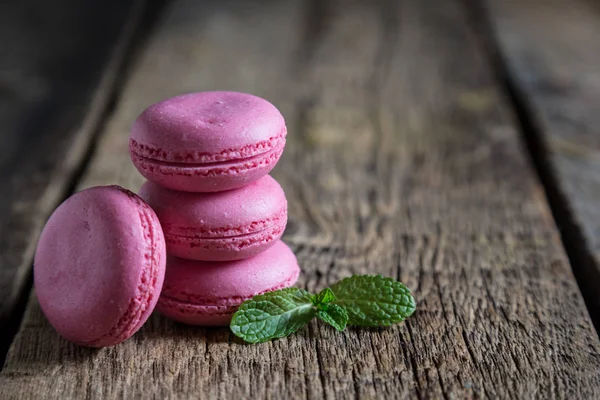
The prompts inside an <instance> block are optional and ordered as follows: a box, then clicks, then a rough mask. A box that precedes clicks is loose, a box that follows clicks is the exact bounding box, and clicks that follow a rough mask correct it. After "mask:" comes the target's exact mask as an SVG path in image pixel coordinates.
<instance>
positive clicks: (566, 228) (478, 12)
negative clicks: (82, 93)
mask: <svg viewBox="0 0 600 400" xmlns="http://www.w3.org/2000/svg"><path fill="white" fill-rule="evenodd" d="M462 1H463V2H464V3H465V8H466V9H468V10H469V13H470V18H469V19H470V23H471V24H472V25H473V27H474V29H475V30H476V31H477V32H478V33H479V34H480V35H479V37H480V38H481V42H482V45H481V48H482V49H484V51H486V52H487V55H488V57H489V59H490V64H491V66H492V71H493V73H494V74H495V76H496V79H497V81H498V86H499V87H500V88H501V89H503V91H504V95H505V96H506V98H507V99H509V103H510V104H511V105H512V106H513V110H514V114H515V117H516V118H515V119H516V122H517V124H518V126H519V131H520V133H521V137H522V139H523V142H524V144H525V148H526V149H527V151H528V155H529V157H530V159H531V162H532V164H533V166H534V168H535V171H536V172H537V175H538V178H539V180H540V181H541V183H542V186H543V189H544V192H545V195H546V198H547V200H548V203H549V205H550V210H551V211H552V216H553V218H554V221H555V223H556V226H557V228H558V232H559V233H560V238H561V242H562V244H563V247H564V248H565V251H566V253H567V257H568V258H569V264H570V265H571V269H572V270H573V274H574V276H575V279H576V280H577V285H578V286H579V289H580V291H581V294H582V296H583V299H584V300H585V304H586V307H587V309H588V312H589V314H590V317H591V319H592V321H593V323H594V327H595V329H596V332H597V333H598V334H599V335H600V300H599V299H600V297H599V296H598V288H600V268H599V266H598V264H597V262H596V259H595V257H594V254H593V251H592V250H591V249H590V247H589V246H590V243H588V242H587V240H586V237H585V234H584V233H583V232H582V229H581V227H580V225H579V224H577V223H576V222H575V221H576V220H577V218H576V216H575V214H574V213H575V211H574V210H573V207H571V206H570V204H569V203H570V202H569V198H568V197H567V196H568V195H567V194H566V193H565V192H564V191H563V190H561V184H560V180H559V179H560V178H559V177H558V174H557V171H556V169H555V165H554V164H553V163H552V160H551V155H550V154H551V150H550V148H549V146H548V143H547V136H546V134H545V133H544V129H543V127H542V125H541V123H540V121H539V120H538V119H537V118H536V113H535V112H534V106H533V104H532V101H531V99H530V97H529V96H528V94H527V93H526V92H525V90H524V89H523V88H522V87H520V85H519V84H518V79H517V78H516V77H515V76H514V75H513V73H512V70H511V68H510V66H509V65H508V60H507V57H506V54H505V51H507V50H506V49H503V47H502V45H501V44H500V42H499V40H500V39H499V38H498V36H497V33H496V32H495V31H494V24H493V20H492V17H491V14H490V13H491V10H490V8H489V6H488V7H486V5H485V3H484V2H483V1H482V0H462ZM598 22H599V23H600V20H599V21H598Z"/></svg>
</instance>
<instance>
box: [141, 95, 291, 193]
mask: <svg viewBox="0 0 600 400" xmlns="http://www.w3.org/2000/svg"><path fill="white" fill-rule="evenodd" d="M286 133H287V130H286V126H285V122H284V119H283V117H282V115H281V113H280V112H279V111H278V110H277V108H275V106H273V105H272V104H271V103H269V102H268V101H266V100H264V99H261V98H259V97H256V96H253V95H250V94H244V93H237V92H202V93H191V94H186V95H182V96H177V97H173V98H171V99H168V100H165V101H163V102H160V103H157V104H154V105H152V106H150V107H149V108H148V109H147V110H146V111H144V112H143V113H142V114H141V115H140V116H139V117H138V119H137V120H136V122H135V124H134V125H133V128H132V132H131V137H130V141H129V152H130V155H131V159H132V160H133V163H134V164H135V166H136V168H137V169H138V170H139V171H140V173H141V174H142V175H143V176H144V177H146V178H147V179H148V180H150V181H152V182H155V183H157V184H159V185H161V186H164V187H167V188H170V189H174V190H181V191H187V192H217V191H223V190H229V189H235V188H239V187H242V186H244V185H247V184H249V183H251V182H253V181H255V180H257V179H259V178H260V177H262V176H264V175H266V174H267V173H268V172H269V171H270V170H271V169H272V168H273V167H274V166H275V164H276V163H277V161H278V160H279V158H280V157H281V154H282V152H283V148H284V146H285V136H286Z"/></svg>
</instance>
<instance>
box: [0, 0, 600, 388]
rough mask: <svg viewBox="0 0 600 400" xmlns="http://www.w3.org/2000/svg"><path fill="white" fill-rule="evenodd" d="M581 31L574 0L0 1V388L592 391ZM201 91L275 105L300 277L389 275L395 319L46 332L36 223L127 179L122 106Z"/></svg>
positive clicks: (590, 49)
mask: <svg viewBox="0 0 600 400" xmlns="http://www.w3.org/2000/svg"><path fill="white" fill-rule="evenodd" d="M599 37H600V6H598V3H597V2H595V1H594V0H589V1H588V0H544V1H542V0H529V1H522V0H420V1H419V0H374V1H358V0H356V1H354V0H337V1H334V0H321V1H319V0H312V1H308V0H307V1H301V0H279V1H277V0H251V1H241V0H238V1H235V0H224V1H217V0H211V1H208V0H206V1H193V0H177V1H170V2H165V1H160V2H150V1H143V0H139V1H116V0H107V1H104V2H98V1H92V2H76V1H74V0H57V1H55V2H41V1H36V0H26V1H22V2H5V3H2V4H1V5H0V46H1V47H0V48H1V57H0V123H1V124H2V125H1V126H2V131H1V132H0V190H1V193H2V196H1V197H0V328H1V329H0V335H1V337H0V365H1V364H2V361H3V359H4V358H5V357H6V363H5V364H4V367H3V370H2V372H0V398H3V399H4V398H19V399H20V398H32V397H39V398H159V399H164V398H189V397H203V396H204V397H210V398H216V397H219V398H222V397H230V398H248V397H252V398H254V397H256V398H318V397H328V398H334V397H335V398H338V397H339V398H405V397H407V398H415V397H416V398H420V399H424V398H471V397H476V398H478V397H491V398H584V399H592V398H600V340H599V339H598V334H597V331H596V329H598V328H600V294H599V293H598V287H600V268H598V257H599V256H600V206H599V205H598V204H599V201H598V200H599V199H600V152H599V151H600V135H599V131H600V128H599V126H600V113H599V112H598V106H599V105H600V41H599V40H598V38H599ZM219 89H221V90H238V91H246V92H251V93H254V94H257V95H259V96H262V97H265V98H267V99H269V100H270V101H272V102H273V103H274V104H275V105H276V106H277V107H279V108H280V109H281V111H282V113H283V114H284V116H285V117H286V120H287V123H288V129H289V131H290V135H289V141H288V147H287V148H286V152H285V154H284V157H283V159H282V161H281V162H280V164H279V165H278V166H277V168H276V169H275V171H274V173H273V175H274V176H275V178H276V179H278V180H279V181H280V182H281V184H282V186H283V187H284V189H285V191H286V194H287V196H288V200H289V207H290V210H289V211H290V221H289V226H288V229H287V231H286V234H285V237H284V239H285V241H286V242H287V243H288V244H290V246H291V247H292V248H293V249H294V251H295V252H296V254H297V255H298V258H299V261H300V264H301V267H302V269H303V274H302V277H301V279H300V282H299V285H300V286H303V287H306V288H308V289H310V290H318V289H320V288H322V287H324V286H326V285H328V284H330V283H333V282H335V281H337V280H338V279H339V278H341V277H344V276H347V275H349V274H352V273H382V274H384V275H388V276H393V277H396V278H398V279H400V280H402V281H403V282H405V283H406V284H407V285H408V286H409V287H411V288H412V289H413V291H414V294H415V298H416V300H417V305H418V311H417V312H416V313H415V315H414V316H413V317H412V318H411V319H410V320H408V321H407V322H406V323H405V324H402V325H399V326H395V327H392V328H388V329H371V330H367V329H362V330H361V329H349V330H347V331H345V332H344V333H336V332H334V331H333V330H332V329H329V328H328V327H326V326H322V325H319V324H316V323H314V324H310V326H309V327H307V328H306V329H304V330H302V331H300V332H299V333H298V334H297V335H294V336H292V337H289V338H286V339H282V340H278V341H275V342H270V343H266V344H262V345H255V346H248V345H244V344H242V343H241V342H239V341H238V340H237V339H235V338H234V337H233V336H232V335H231V334H230V333H229V331H228V330H227V329H203V328H192V327H185V326H182V325H178V324H175V323H172V322H170V321H168V320H166V319H164V318H162V317H161V316H159V315H155V316H153V317H152V318H151V319H150V321H149V322H148V324H147V325H146V326H145V327H144V328H143V329H142V330H141V331H140V332H139V333H138V334H137V335H135V336H134V338H132V339H131V340H129V341H127V342H125V343H123V344H122V345H119V346H117V347H114V348H110V349H103V350H90V349H85V348H78V347H76V346H74V345H72V344H70V343H67V342H66V341H64V340H62V339H61V338H60V337H58V336H57V335H56V333H55V332H54V331H53V330H52V328H51V327H50V326H49V325H48V323H47V322H46V321H45V319H44V317H43V315H42V314H41V312H40V310H39V306H38V304H37V301H36V299H35V293H34V292H33V291H32V290H31V289H32V287H31V286H32V285H31V262H32V257H33V252H34V250H35V246H36V242H37V237H38V235H39V232H40V230H41V228H42V227H43V224H44V222H45V220H46V219H47V217H48V216H49V215H50V213H51V212H52V211H53V210H54V208H55V207H56V206H57V205H58V204H59V203H60V202H61V201H62V200H63V199H64V198H65V197H67V196H68V195H69V194H71V193H72V192H74V191H77V190H80V189H82V188H85V187H89V186H93V185H103V184H120V185H123V186H125V187H128V188H130V189H132V190H137V189H138V188H139V186H140V185H141V183H142V182H143V179H142V178H141V176H139V174H138V173H137V171H135V169H134V168H133V166H132V165H131V163H130V161H129V159H128V156H127V147H126V144H127V134H128V129H129V126H130V124H131V123H132V122H133V120H134V119H135V117H136V116H137V115H138V114H139V112H141V111H142V110H143V109H144V108H145V107H147V106H148V105H149V104H151V103H153V102H155V101H158V100H161V99H164V98H166V97H169V96H173V95H176V94H180V93H184V92H190V91H200V90H219ZM594 324H595V326H596V329H594ZM11 344H12V345H11ZM9 346H10V351H9V350H8V349H9Z"/></svg>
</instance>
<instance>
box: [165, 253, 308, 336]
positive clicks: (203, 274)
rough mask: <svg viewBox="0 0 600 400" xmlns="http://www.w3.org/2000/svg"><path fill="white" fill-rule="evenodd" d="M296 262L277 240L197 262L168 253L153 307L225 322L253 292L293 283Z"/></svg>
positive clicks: (189, 318) (190, 318) (193, 319)
mask: <svg viewBox="0 0 600 400" xmlns="http://www.w3.org/2000/svg"><path fill="white" fill-rule="evenodd" d="M299 273H300V268H299V267H298V262H297V260H296V256H294V253H293V252H292V251H291V250H290V248H289V247H287V245H286V244H285V243H283V242H282V241H277V242H276V243H275V244H274V245H273V246H272V247H271V248H269V249H268V250H266V251H264V252H262V253H260V254H258V255H256V256H254V257H250V258H246V259H244V260H239V261H229V262H221V263H218V262H202V261H191V260H185V259H182V258H172V257H169V260H168V261H167V273H166V276H165V285H164V287H163V291H162V294H161V296H160V300H159V301H158V305H157V306H156V307H157V310H158V311H160V312H161V313H162V314H163V315H165V316H167V317H169V318H171V319H173V320H175V321H179V322H183V323H186V324H191V325H203V326H225V325H228V324H229V321H230V320H231V316H232V315H233V313H234V312H235V311H236V310H237V308H238V307H239V305H240V304H242V302H244V301H245V300H247V299H250V298H252V297H253V296H256V295H257V294H261V293H265V292H269V291H272V290H277V289H283V288H286V287H290V286H293V285H294V284H295V283H296V281H297V280H298V275H299Z"/></svg>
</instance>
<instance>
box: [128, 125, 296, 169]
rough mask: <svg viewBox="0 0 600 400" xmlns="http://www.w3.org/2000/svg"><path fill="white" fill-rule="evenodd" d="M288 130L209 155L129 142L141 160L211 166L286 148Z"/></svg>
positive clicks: (131, 148)
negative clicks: (171, 150) (170, 150)
mask: <svg viewBox="0 0 600 400" xmlns="http://www.w3.org/2000/svg"><path fill="white" fill-rule="evenodd" d="M286 134H287V130H285V129H284V130H283V131H282V132H281V133H280V134H279V135H277V136H273V137H271V138H269V139H267V140H263V141H260V142H257V143H254V144H249V145H245V146H242V147H240V148H237V149H235V148H231V149H225V150H223V151H220V152H216V153H207V152H202V151H187V152H175V151H173V152H169V151H165V150H162V149H160V148H157V147H153V146H150V145H148V144H144V143H140V142H138V141H137V140H135V139H133V138H132V139H130V140H129V151H130V153H131V154H132V155H135V156H137V157H140V158H145V159H150V160H154V161H156V162H160V161H163V162H165V163H177V164H178V165H181V164H196V165H198V164H200V165H202V164H211V163H220V162H223V161H232V160H243V159H248V158H252V157H255V156H258V155H261V154H265V153H268V152H271V151H272V150H276V149H279V148H282V147H283V146H285V137H286Z"/></svg>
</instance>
